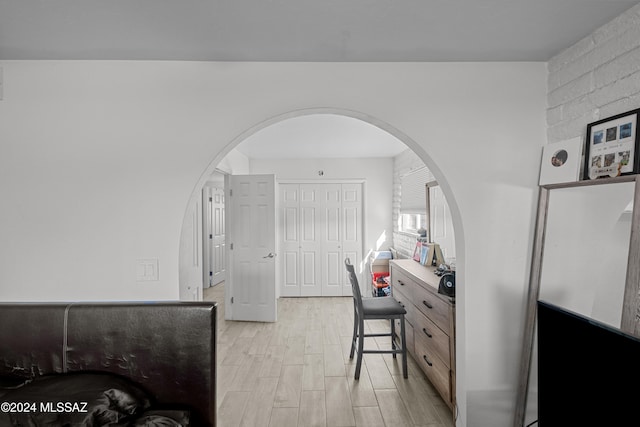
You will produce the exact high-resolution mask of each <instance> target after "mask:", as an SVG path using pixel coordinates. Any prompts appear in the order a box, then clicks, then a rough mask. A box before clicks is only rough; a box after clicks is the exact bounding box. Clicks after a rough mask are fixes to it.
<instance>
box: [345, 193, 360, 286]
mask: <svg viewBox="0 0 640 427" xmlns="http://www.w3.org/2000/svg"><path fill="white" fill-rule="evenodd" d="M362 218H363V214H362V184H342V221H341V222H342V230H343V232H342V259H341V261H344V259H345V258H346V257H349V259H350V260H351V263H352V264H353V265H360V263H361V262H362V231H363V229H364V227H363V224H362ZM340 271H341V272H342V277H341V284H342V289H341V294H340V295H351V283H350V282H349V277H348V276H347V272H346V269H345V268H344V263H342V269H341V270H340ZM361 276H362V275H360V276H359V280H360V285H361V286H362V285H363V284H364V283H363V281H362V277H361Z"/></svg>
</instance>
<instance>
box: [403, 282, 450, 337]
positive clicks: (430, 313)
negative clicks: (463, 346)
mask: <svg viewBox="0 0 640 427" xmlns="http://www.w3.org/2000/svg"><path fill="white" fill-rule="evenodd" d="M412 291H413V302H414V304H415V305H416V307H418V310H420V311H421V312H422V313H424V315H425V316H427V317H428V318H429V319H431V321H433V323H435V324H436V325H437V326H438V327H439V328H440V329H442V330H443V331H444V332H445V333H446V334H447V335H450V334H451V332H452V331H451V318H450V313H449V308H450V305H449V304H448V303H447V302H446V301H443V300H442V299H440V297H438V295H437V294H435V293H433V292H431V291H429V290H427V289H425V288H423V287H422V286H419V285H417V286H415V287H414V288H413V289H412Z"/></svg>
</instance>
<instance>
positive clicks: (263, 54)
mask: <svg viewBox="0 0 640 427" xmlns="http://www.w3.org/2000/svg"><path fill="white" fill-rule="evenodd" d="M636 3H638V0H0V60H3V59H123V60H136V59H139V60H198V61H495V60H498V61H546V60H548V59H549V58H550V57H551V56H553V55H555V54H556V53H558V52H559V51H560V50H562V49H564V48H566V47H568V46H570V45H572V44H574V43H575V42H577V41H578V40H580V39H581V38H583V37H585V36H586V35H588V34H589V33H591V32H592V31H593V30H594V29H596V28H597V27H599V26H601V25H603V24H604V23H606V22H608V21H610V20H611V19H612V18H614V17H615V16H617V15H619V14H621V13H622V12H624V11H625V10H627V9H629V8H630V7H632V6H633V5H634V4H636Z"/></svg>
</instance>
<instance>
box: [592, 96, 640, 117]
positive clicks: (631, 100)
mask: <svg viewBox="0 0 640 427" xmlns="http://www.w3.org/2000/svg"><path fill="white" fill-rule="evenodd" d="M638 108H640V94H639V93H635V94H633V95H630V96H628V97H625V98H622V99H618V100H616V101H614V102H612V103H611V104H607V105H604V106H602V108H600V116H601V117H602V118H607V117H612V116H615V115H617V114H621V113H626V112H627V111H631V110H636V109H638Z"/></svg>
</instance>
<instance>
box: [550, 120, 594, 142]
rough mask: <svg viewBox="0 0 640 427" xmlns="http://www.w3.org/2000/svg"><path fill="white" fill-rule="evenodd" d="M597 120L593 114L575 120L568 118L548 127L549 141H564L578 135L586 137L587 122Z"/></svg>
mask: <svg viewBox="0 0 640 427" xmlns="http://www.w3.org/2000/svg"><path fill="white" fill-rule="evenodd" d="M593 121H595V120H593V119H592V116H590V115H589V116H583V117H579V118H576V119H574V120H567V121H564V122H562V123H559V124H557V125H555V126H549V127H547V143H553V142H559V141H564V140H567V139H571V138H575V137H577V136H579V137H581V138H584V135H585V134H586V131H587V124H588V123H591V122H593Z"/></svg>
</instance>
